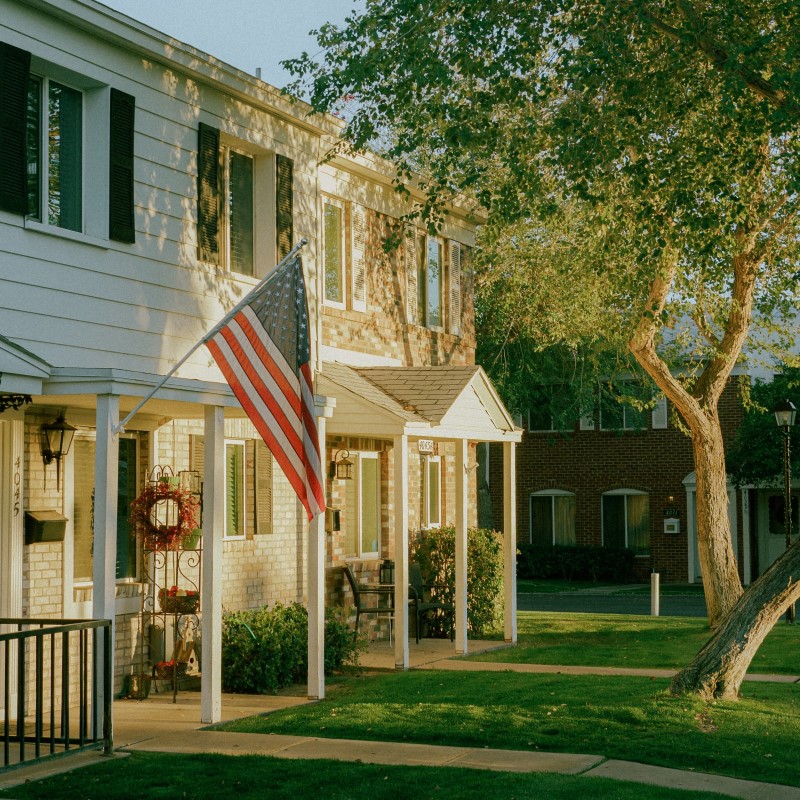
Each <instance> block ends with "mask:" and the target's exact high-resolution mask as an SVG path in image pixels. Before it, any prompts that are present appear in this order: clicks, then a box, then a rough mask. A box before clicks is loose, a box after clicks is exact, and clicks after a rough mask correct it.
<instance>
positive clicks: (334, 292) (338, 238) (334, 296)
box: [323, 203, 344, 303]
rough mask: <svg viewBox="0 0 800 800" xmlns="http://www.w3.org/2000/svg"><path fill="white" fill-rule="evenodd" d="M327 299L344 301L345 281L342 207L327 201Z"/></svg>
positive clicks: (325, 214)
mask: <svg viewBox="0 0 800 800" xmlns="http://www.w3.org/2000/svg"><path fill="white" fill-rule="evenodd" d="M323 213H324V224H325V299H326V300H331V301H333V302H334V303H344V281H343V280H342V265H343V263H344V253H342V230H343V228H344V223H343V220H342V209H341V208H339V206H335V205H333V204H331V203H325V208H324V212H323Z"/></svg>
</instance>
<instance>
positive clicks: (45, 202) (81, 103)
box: [0, 42, 136, 242]
mask: <svg viewBox="0 0 800 800" xmlns="http://www.w3.org/2000/svg"><path fill="white" fill-rule="evenodd" d="M135 106H136V101H135V98H134V97H133V96H131V95H128V94H125V93H124V92H120V91H119V90H117V89H114V88H111V89H110V90H109V88H108V87H106V86H102V85H100V84H98V83H97V82H96V81H94V80H92V79H89V78H87V77H86V76H82V75H79V74H77V73H74V72H71V71H68V70H66V69H65V68H63V67H60V66H58V65H57V64H51V63H49V62H45V61H43V60H42V59H39V58H32V56H31V54H30V53H29V52H27V51H24V50H19V49H18V48H16V47H12V46H11V45H8V44H5V43H3V42H0V119H2V124H1V125H0V209H3V210H4V211H9V212H11V213H14V214H20V215H24V216H26V217H28V219H30V220H31V221H32V225H31V227H33V228H35V227H36V224H37V223H38V224H41V225H42V226H46V227H49V228H50V229H51V230H54V229H60V230H61V231H64V232H66V231H71V232H73V233H82V234H88V235H91V236H95V237H98V238H111V239H114V240H117V241H120V242H133V241H134V240H135V230H134V193H133V140H134V117H135ZM106 147H107V148H108V150H107V152H108V156H109V158H108V160H105V159H98V158H88V159H86V160H84V157H83V154H84V151H85V152H86V153H95V152H98V151H100V152H103V151H105V150H106ZM103 186H107V187H108V192H107V194H106V193H105V192H103V191H101V190H100V187H103ZM88 187H91V191H86V192H84V189H87V188H88Z"/></svg>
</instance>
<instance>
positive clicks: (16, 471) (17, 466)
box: [14, 456, 22, 517]
mask: <svg viewBox="0 0 800 800" xmlns="http://www.w3.org/2000/svg"><path fill="white" fill-rule="evenodd" d="M21 484H22V477H21V473H20V458H19V456H17V458H16V460H15V461H14V516H15V517H18V516H19V507H20V486H21Z"/></svg>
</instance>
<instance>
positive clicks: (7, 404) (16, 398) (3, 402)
mask: <svg viewBox="0 0 800 800" xmlns="http://www.w3.org/2000/svg"><path fill="white" fill-rule="evenodd" d="M31 402H32V401H31V396H30V395H29V394H0V414H2V413H3V412H4V411H8V409H9V408H10V409H11V410H12V411H16V410H17V409H18V408H22V406H24V405H28V404H29V403H31Z"/></svg>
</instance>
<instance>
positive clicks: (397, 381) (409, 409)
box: [317, 362, 522, 442]
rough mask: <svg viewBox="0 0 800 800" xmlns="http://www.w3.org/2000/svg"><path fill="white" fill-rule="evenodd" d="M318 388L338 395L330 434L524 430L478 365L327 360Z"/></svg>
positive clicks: (496, 434) (476, 436)
mask: <svg viewBox="0 0 800 800" xmlns="http://www.w3.org/2000/svg"><path fill="white" fill-rule="evenodd" d="M317 378H318V391H319V392H320V393H322V394H326V395H330V396H333V397H335V398H336V408H335V410H334V413H333V417H332V418H331V419H330V420H329V421H328V433H330V434H333V435H350V436H373V437H381V436H398V435H407V436H419V437H424V438H433V439H471V440H474V441H484V442H499V441H513V442H518V441H520V439H521V436H522V431H521V430H520V429H518V428H517V427H516V426H515V425H514V421H513V419H512V418H511V415H510V414H509V413H508V411H507V410H506V409H505V407H504V406H503V403H502V401H501V400H500V397H499V396H498V394H497V392H496V391H495V389H494V387H493V386H492V383H491V381H490V380H489V378H488V376H487V375H486V373H485V372H484V371H483V369H482V368H481V367H479V366H475V365H471V366H442V367H361V366H349V365H346V364H341V363H338V362H325V363H324V364H323V368H322V372H320V373H319V374H318V376H317Z"/></svg>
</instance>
